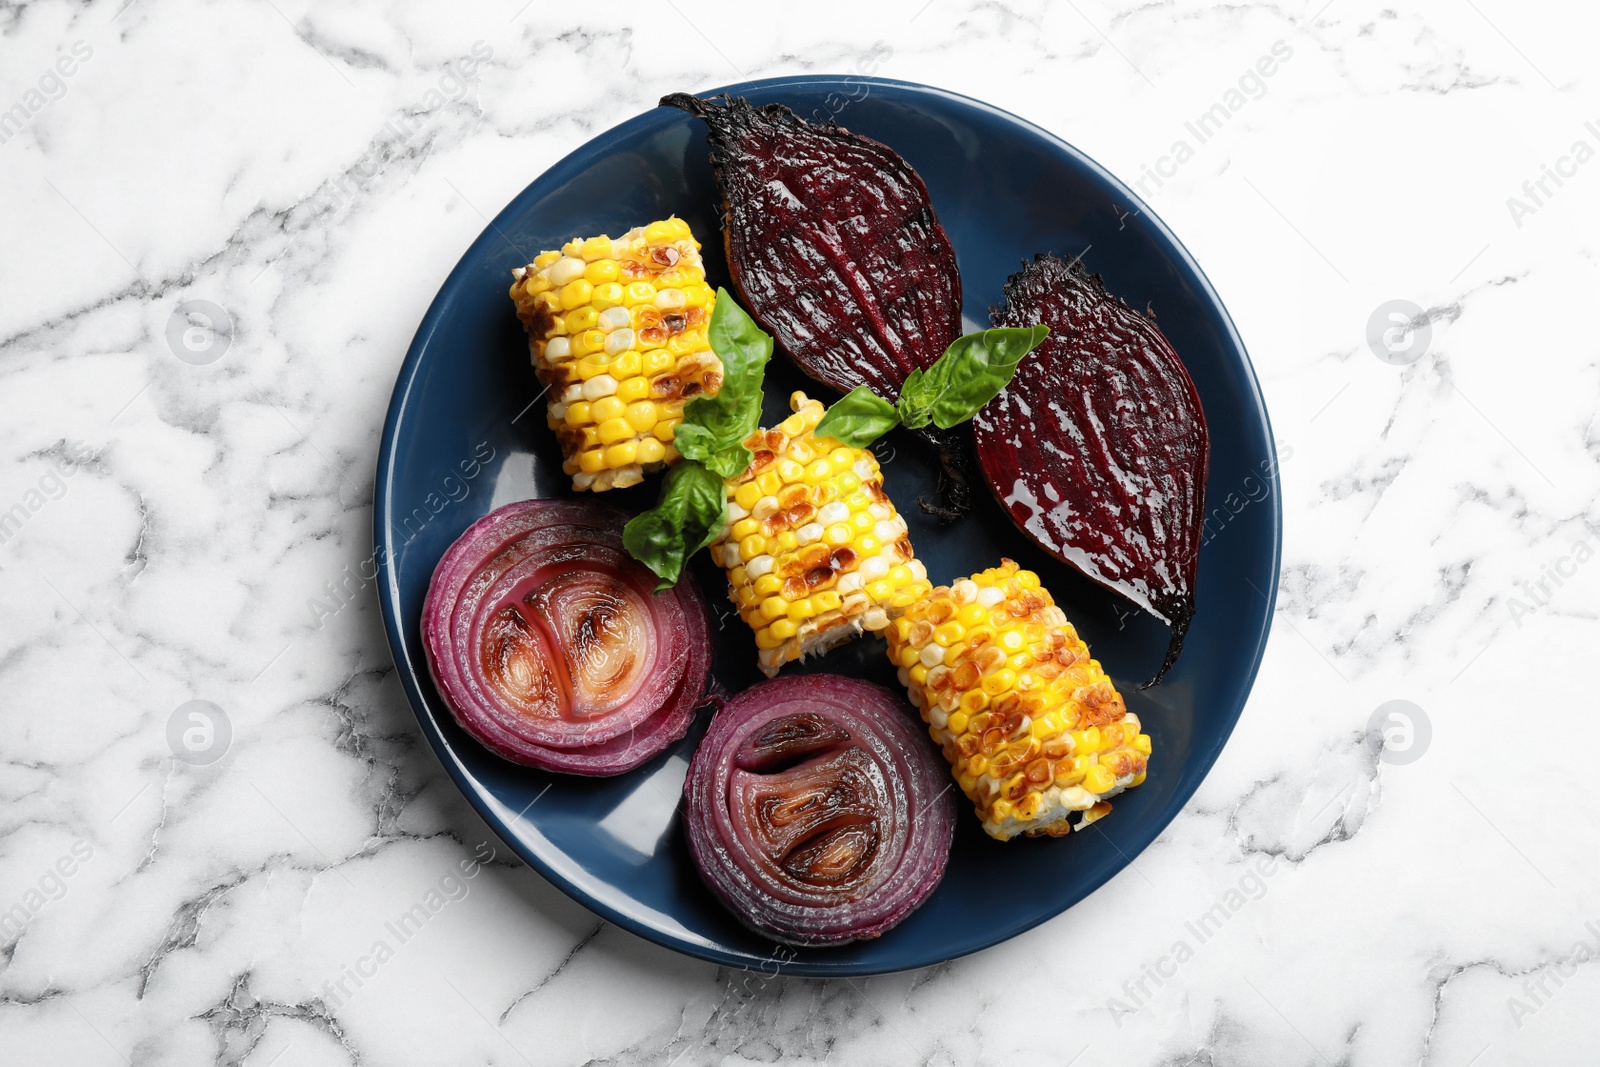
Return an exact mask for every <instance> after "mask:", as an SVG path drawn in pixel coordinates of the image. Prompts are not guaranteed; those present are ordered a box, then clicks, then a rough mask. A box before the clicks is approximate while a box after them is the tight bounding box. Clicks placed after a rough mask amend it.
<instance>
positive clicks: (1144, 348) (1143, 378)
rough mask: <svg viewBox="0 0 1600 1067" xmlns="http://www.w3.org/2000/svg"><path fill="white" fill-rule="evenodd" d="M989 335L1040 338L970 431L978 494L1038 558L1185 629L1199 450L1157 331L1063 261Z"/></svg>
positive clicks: (1181, 378)
mask: <svg viewBox="0 0 1600 1067" xmlns="http://www.w3.org/2000/svg"><path fill="white" fill-rule="evenodd" d="M1005 297H1006V299H1005V305H1004V306H1003V307H1001V308H998V309H996V310H995V311H994V312H993V314H992V318H993V320H994V324H995V325H996V326H1032V325H1034V324H1036V323H1041V322H1042V323H1044V324H1045V325H1046V326H1048V327H1050V336H1049V338H1048V339H1047V340H1046V341H1045V342H1044V343H1043V344H1041V345H1040V346H1039V347H1038V348H1037V349H1035V350H1034V352H1033V354H1032V355H1031V356H1030V357H1029V358H1028V359H1025V360H1023V362H1022V364H1021V366H1020V367H1019V368H1018V369H1017V376H1016V378H1015V380H1013V381H1012V383H1011V385H1010V387H1009V388H1007V389H1006V391H1005V392H1003V393H1001V394H1000V396H999V398H998V399H996V400H995V401H994V402H993V403H991V404H989V405H988V406H987V407H985V408H984V409H983V410H982V411H980V412H979V413H978V415H977V417H976V418H975V419H974V420H973V430H974V432H975V433H976V435H977V443H978V459H979V462H980V463H982V465H983V471H984V474H985V475H986V476H987V477H988V480H989V486H990V488H992V489H993V490H994V492H995V495H996V496H998V497H999V498H1000V502H1001V503H1002V504H1003V505H1005V507H1006V510H1008V511H1009V512H1010V513H1011V518H1012V519H1013V521H1015V522H1016V524H1017V525H1018V526H1019V527H1021V528H1022V530H1023V532H1025V533H1027V534H1028V535H1029V536H1030V537H1032V538H1033V539H1034V540H1035V541H1037V542H1038V543H1039V544H1040V545H1041V546H1043V547H1044V548H1045V549H1046V550H1047V551H1049V552H1050V553H1052V554H1053V555H1055V556H1056V557H1058V558H1060V559H1061V560H1063V561H1065V562H1067V563H1070V564H1072V565H1073V566H1075V567H1077V568H1078V569H1079V570H1081V571H1083V572H1084V573H1085V574H1087V575H1088V576H1089V577H1090V578H1093V579H1094V580H1095V581H1097V582H1100V583H1102V584H1103V585H1106V586H1109V587H1110V588H1112V589H1115V590H1116V591H1117V592H1119V593H1121V594H1123V595H1124V596H1126V597H1128V598H1129V599H1130V600H1133V601H1134V602H1136V603H1138V604H1140V605H1141V606H1143V607H1146V608H1148V609H1150V610H1151V611H1153V612H1155V613H1156V614H1157V615H1159V616H1161V617H1162V618H1163V619H1165V620H1166V621H1167V623H1168V624H1169V625H1170V626H1171V627H1172V639H1171V641H1170V643H1169V644H1168V646H1167V654H1166V657H1165V658H1164V659H1163V660H1162V663H1161V669H1160V670H1159V671H1157V672H1156V676H1155V678H1154V679H1153V680H1152V682H1151V684H1154V683H1155V682H1159V681H1160V680H1161V678H1162V676H1163V675H1165V674H1166V673H1167V670H1168V669H1169V668H1170V667H1171V666H1172V664H1173V663H1174V662H1175V661H1176V660H1177V658H1178V654H1179V653H1180V652H1181V651H1182V650H1183V637H1184V634H1185V633H1186V632H1187V631H1188V629H1189V621H1190V619H1192V618H1193V617H1194V585H1195V572H1196V569H1197V567H1198V564H1199V559H1200V533H1201V524H1202V523H1203V521H1204V516H1205V492H1206V462H1207V458H1208V456H1209V453H1210V442H1209V438H1208V437H1207V434H1206V419H1205V414H1204V413H1203V412H1202V411H1201V410H1200V397H1199V394H1197V393H1196V392H1195V388H1194V382H1192V381H1191V380H1190V379H1189V372H1188V371H1186V370H1185V369H1184V367H1183V362H1182V361H1181V360H1179V358H1178V354H1177V353H1176V352H1174V351H1173V349H1172V345H1171V344H1169V343H1168V342H1167V339H1166V338H1165V337H1163V336H1162V334H1161V331H1160V330H1159V329H1157V328H1156V324H1155V323H1154V322H1152V321H1151V320H1150V319H1148V318H1146V317H1145V316H1143V315H1141V314H1139V313H1138V312H1137V311H1134V310H1133V309H1132V308H1130V307H1129V306H1128V305H1127V304H1125V303H1123V302H1122V301H1121V300H1119V299H1117V298H1116V297H1114V296H1112V295H1111V294H1110V293H1108V292H1106V287H1105V283H1104V282H1102V281H1101V280H1100V276H1099V275H1098V274H1095V275H1091V274H1089V273H1088V272H1087V271H1085V270H1084V269H1083V267H1082V266H1081V265H1080V264H1079V263H1078V262H1077V261H1076V260H1074V261H1072V262H1070V263H1069V262H1067V261H1065V260H1061V259H1058V258H1056V257H1055V256H1049V255H1042V254H1041V255H1039V256H1037V257H1036V258H1035V259H1034V262H1033V263H1031V264H1029V265H1027V266H1026V267H1024V268H1023V269H1022V270H1021V271H1020V272H1018V273H1017V274H1013V275H1012V276H1011V278H1010V279H1009V280H1008V281H1007V282H1006V286H1005Z"/></svg>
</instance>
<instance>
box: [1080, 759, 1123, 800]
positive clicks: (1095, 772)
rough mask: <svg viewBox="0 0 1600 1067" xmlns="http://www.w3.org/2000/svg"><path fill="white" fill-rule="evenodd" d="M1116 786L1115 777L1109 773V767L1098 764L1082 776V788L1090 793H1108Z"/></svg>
mask: <svg viewBox="0 0 1600 1067" xmlns="http://www.w3.org/2000/svg"><path fill="white" fill-rule="evenodd" d="M1116 784H1117V776H1116V775H1114V774H1112V773H1111V769H1110V768H1109V767H1102V766H1101V765H1100V764H1098V763H1096V764H1095V765H1094V766H1093V767H1090V768H1089V770H1088V772H1087V773H1085V774H1084V776H1083V787H1084V788H1085V789H1087V790H1088V791H1089V792H1091V793H1106V792H1110V790H1111V788H1112V787H1113V786H1115V785H1116Z"/></svg>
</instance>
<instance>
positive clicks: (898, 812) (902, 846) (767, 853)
mask: <svg viewBox="0 0 1600 1067" xmlns="http://www.w3.org/2000/svg"><path fill="white" fill-rule="evenodd" d="M921 735H922V730H921V728H920V727H919V726H918V725H917V724H916V722H915V720H914V719H913V718H912V717H911V714H910V712H909V710H908V709H907V708H906V707H905V705H904V703H903V702H902V701H901V700H900V698H899V697H897V696H896V695H895V694H893V693H891V692H890V691H889V690H887V689H884V688H882V687H881V686H876V685H872V684H870V683H867V682H860V681H856V680H855V679H852V678H842V677H839V676H837V675H827V674H816V675H806V676H802V677H795V678H780V679H778V680H776V681H771V682H763V683H761V684H760V685H757V686H754V687H752V688H750V689H747V690H745V691H744V692H743V693H740V694H739V695H738V696H736V697H734V698H733V699H732V700H731V701H729V702H728V704H727V705H726V706H725V707H724V708H723V709H722V710H721V711H719V712H718V713H717V715H716V717H715V718H714V719H713V720H712V721H711V728H710V729H709V730H708V731H707V732H706V736H705V737H704V738H703V739H702V740H701V742H700V747H699V748H698V749H696V750H695V754H694V760H693V762H692V763H691V764H690V765H689V776H688V778H687V779H686V780H685V782H684V794H685V795H686V797H687V798H688V801H689V803H688V832H689V851H690V853H691V854H692V855H693V856H694V861H695V865H696V866H697V867H699V869H700V874H701V876H702V877H703V878H704V879H705V882H706V884H707V885H708V886H710V887H711V890H712V892H713V893H715V894H716V895H717V897H718V898H719V899H720V900H721V901H722V902H723V904H724V905H726V906H727V908H728V909H729V910H730V911H732V912H733V913H734V914H735V915H737V916H738V917H739V919H740V921H742V922H743V923H744V924H745V925H746V926H749V927H750V928H751V929H752V930H755V931H756V932H757V933H760V934H764V935H766V936H768V937H772V938H776V939H777V940H779V941H785V942H788V943H789V944H795V945H840V944H844V943H845V942H847V941H855V940H858V939H862V938H870V937H877V936H878V935H879V934H881V933H883V932H884V931H885V930H888V929H889V928H890V927H892V926H894V925H895V924H896V923H898V922H900V920H902V919H904V918H905V917H906V916H907V915H909V914H911V912H913V911H915V910H916V909H917V907H918V906H919V905H921V903H922V902H923V901H924V900H926V899H927V898H928V896H929V895H930V894H931V893H932V892H933V890H934V888H935V887H936V886H938V884H939V880H940V879H941V878H943V877H944V869H945V862H946V861H947V860H948V859H949V856H950V839H951V835H952V834H953V833H954V831H955V820H956V807H955V797H954V795H953V794H952V793H951V791H950V789H949V782H948V780H947V779H948V776H947V775H946V773H945V771H944V768H943V766H942V764H941V763H940V762H939V760H938V758H937V755H936V754H935V752H934V750H933V748H932V747H931V746H930V745H929V743H928V740H927V738H925V737H923V736H921Z"/></svg>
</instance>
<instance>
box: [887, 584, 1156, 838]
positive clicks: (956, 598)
mask: <svg viewBox="0 0 1600 1067" xmlns="http://www.w3.org/2000/svg"><path fill="white" fill-rule="evenodd" d="M887 636H888V639H889V658H890V659H891V660H892V661H893V662H894V664H895V666H897V667H898V668H899V669H900V681H901V684H903V685H904V686H905V687H906V690H907V692H908V693H909V694H910V696H911V702H912V703H913V704H915V705H916V706H917V709H918V710H919V711H921V712H922V718H923V721H925V722H926V723H927V724H928V732H929V733H930V734H931V735H932V736H933V739H934V741H936V742H937V743H938V744H939V745H940V746H941V747H942V748H943V749H944V755H945V759H947V760H949V761H950V767H951V770H952V773H953V774H954V776H955V779H956V782H957V783H958V784H959V785H960V786H961V789H962V791H963V792H964V793H966V795H967V797H968V799H970V800H971V801H972V802H973V804H974V805H976V807H977V810H978V818H979V819H981V820H982V821H983V828H984V830H985V831H987V832H988V834H989V835H990V836H991V837H996V838H999V839H1000V840H1002V841H1005V840H1009V839H1010V838H1012V837H1015V836H1016V835H1017V834H1019V833H1027V834H1032V835H1039V834H1049V835H1051V836H1053V837H1057V836H1061V835H1064V834H1067V833H1070V832H1071V830H1072V829H1074V828H1077V829H1082V828H1083V827H1084V826H1087V825H1088V824H1089V823H1091V822H1093V821H1095V820H1096V819H1098V818H1100V817H1102V816H1104V815H1105V814H1106V813H1108V812H1109V811H1110V810H1111V805H1110V804H1108V803H1106V799H1107V798H1108V797H1112V796H1115V795H1116V794H1117V793H1120V792H1121V791H1122V790H1124V789H1126V788H1128V787H1130V786H1136V785H1138V784H1140V783H1141V782H1143V781H1144V777H1145V769H1146V766H1147V764H1148V761H1149V758H1150V737H1149V735H1148V734H1145V733H1141V732H1140V726H1139V719H1138V717H1137V716H1135V715H1132V714H1130V713H1129V712H1128V709H1127V706H1126V705H1125V704H1124V703H1123V701H1122V696H1121V695H1120V694H1119V693H1118V692H1117V691H1116V689H1115V688H1114V687H1113V686H1112V684H1111V679H1110V678H1108V677H1107V676H1106V672H1105V671H1104V670H1102V669H1101V667H1100V663H1099V661H1098V660H1095V659H1092V658H1091V657H1090V656H1089V648H1088V646H1087V645H1085V644H1084V643H1083V641H1082V639H1080V638H1079V637H1078V634H1077V631H1076V630H1074V629H1073V627H1072V624H1071V623H1069V622H1068V621H1067V617H1066V615H1065V614H1063V613H1062V611H1061V609H1060V608H1058V607H1056V605H1055V601H1054V600H1052V599H1051V597H1050V593H1049V591H1048V590H1045V589H1043V588H1041V587H1040V585H1039V576H1038V575H1037V574H1034V573H1033V572H1032V571H1027V570H1021V569H1019V568H1018V567H1017V565H1016V564H1015V563H1013V562H1012V561H1011V560H1009V559H1008V560H1004V561H1002V563H1001V565H1000V566H998V567H992V568H990V569H989V570H986V571H983V572H982V573H979V574H974V575H972V577H970V578H965V579H962V580H961V581H958V582H955V583H953V584H951V585H949V586H940V587H939V588H937V589H935V590H933V591H932V593H931V594H929V595H928V596H926V597H924V598H923V599H922V600H920V601H918V602H917V603H916V604H914V605H912V606H911V607H909V608H908V609H906V611H905V612H904V613H903V614H902V615H901V616H900V617H899V618H898V619H895V620H894V622H893V623H892V624H891V625H890V626H889V628H888V631H887ZM1074 812H1082V813H1083V815H1082V817H1081V819H1080V820H1079V821H1078V822H1077V824H1076V827H1074V825H1073V824H1072V823H1071V822H1070V821H1069V819H1070V817H1071V816H1072V815H1073V813H1074Z"/></svg>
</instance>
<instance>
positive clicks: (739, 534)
mask: <svg viewBox="0 0 1600 1067" xmlns="http://www.w3.org/2000/svg"><path fill="white" fill-rule="evenodd" d="M759 529H761V523H759V522H757V521H756V520H755V519H740V520H739V521H738V522H736V523H734V524H733V528H732V529H730V530H729V531H728V536H729V537H731V538H733V539H734V540H735V541H743V540H744V539H745V538H746V537H749V536H750V535H751V534H753V533H755V532H756V531H757V530H759Z"/></svg>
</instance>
